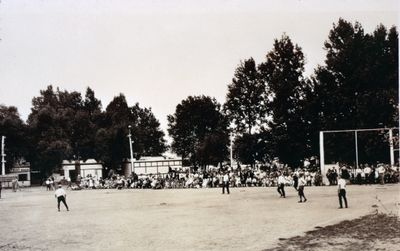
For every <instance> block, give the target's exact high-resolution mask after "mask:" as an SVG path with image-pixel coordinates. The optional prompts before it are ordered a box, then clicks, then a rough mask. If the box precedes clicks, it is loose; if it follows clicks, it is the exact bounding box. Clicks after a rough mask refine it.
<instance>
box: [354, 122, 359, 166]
mask: <svg viewBox="0 0 400 251" xmlns="http://www.w3.org/2000/svg"><path fill="white" fill-rule="evenodd" d="M354 141H355V147H356V168H358V141H357V130H355V131H354Z"/></svg>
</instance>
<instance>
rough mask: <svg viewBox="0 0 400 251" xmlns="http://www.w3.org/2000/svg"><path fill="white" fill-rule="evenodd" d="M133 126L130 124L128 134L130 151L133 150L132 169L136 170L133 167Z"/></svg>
mask: <svg viewBox="0 0 400 251" xmlns="http://www.w3.org/2000/svg"><path fill="white" fill-rule="evenodd" d="M131 128H132V126H131V125H129V126H128V129H129V134H128V137H129V149H130V151H131V169H132V172H135V168H134V167H133V151H132V134H131Z"/></svg>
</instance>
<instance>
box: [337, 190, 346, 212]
mask: <svg viewBox="0 0 400 251" xmlns="http://www.w3.org/2000/svg"><path fill="white" fill-rule="evenodd" d="M342 198H343V200H344V205H345V207H346V208H347V199H346V190H345V189H340V191H339V205H340V208H343V204H342Z"/></svg>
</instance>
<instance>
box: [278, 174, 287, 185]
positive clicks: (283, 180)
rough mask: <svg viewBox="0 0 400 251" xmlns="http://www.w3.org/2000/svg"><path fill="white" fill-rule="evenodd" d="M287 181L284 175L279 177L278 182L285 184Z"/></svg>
mask: <svg viewBox="0 0 400 251" xmlns="http://www.w3.org/2000/svg"><path fill="white" fill-rule="evenodd" d="M285 183H286V179H285V177H283V176H282V175H281V176H279V177H278V184H285Z"/></svg>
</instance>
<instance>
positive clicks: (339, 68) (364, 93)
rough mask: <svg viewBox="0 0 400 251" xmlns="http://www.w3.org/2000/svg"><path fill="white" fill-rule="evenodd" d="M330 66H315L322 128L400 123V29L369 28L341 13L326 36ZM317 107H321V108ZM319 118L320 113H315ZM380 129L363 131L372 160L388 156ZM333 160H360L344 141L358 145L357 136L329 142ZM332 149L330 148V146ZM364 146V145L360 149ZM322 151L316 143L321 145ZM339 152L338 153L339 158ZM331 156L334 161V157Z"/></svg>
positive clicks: (361, 139) (362, 141)
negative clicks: (399, 62)
mask: <svg viewBox="0 0 400 251" xmlns="http://www.w3.org/2000/svg"><path fill="white" fill-rule="evenodd" d="M325 49H326V51H327V57H326V60H325V66H320V67H318V68H317V70H316V71H315V76H314V78H313V85H314V89H315V91H314V94H313V95H312V96H313V97H310V98H309V99H310V100H311V103H312V104H314V107H310V111H314V114H317V115H318V116H316V118H318V121H316V122H315V124H318V129H319V130H329V129H356V128H376V127H393V126H397V125H398V34H397V31H396V28H395V27H392V28H391V29H390V30H389V32H388V31H387V29H386V28H385V27H384V26H383V25H380V26H378V27H377V28H376V30H375V31H374V32H373V33H372V34H365V33H364V30H363V28H362V26H361V24H360V23H357V22H356V23H355V24H354V25H353V24H351V23H349V22H347V21H345V20H343V19H339V21H338V23H337V24H334V26H333V29H332V30H331V31H330V33H329V37H328V40H327V41H326V42H325ZM316 106H318V107H316ZM315 111H318V112H317V113H316V112H315ZM314 120H315V119H314ZM383 139H384V136H383V135H380V134H378V133H377V134H374V135H372V134H360V135H359V143H360V147H361V148H363V147H364V148H365V149H363V150H362V151H361V155H362V154H364V156H362V157H363V159H364V160H365V161H366V162H372V161H376V160H380V161H383V160H387V159H388V150H387V142H384V140H383ZM326 144H327V147H326V149H329V150H330V151H335V152H336V155H335V154H334V153H333V152H332V153H329V152H328V153H327V154H328V155H332V156H335V157H333V159H332V160H331V161H333V160H336V159H337V158H341V159H342V161H347V162H351V161H353V160H354V153H352V152H351V151H349V149H348V148H338V147H337V146H338V145H339V144H341V145H350V146H353V145H354V138H353V137H344V136H336V137H332V138H331V139H330V140H328V141H327V142H326ZM329 150H328V151H329ZM360 150H361V149H360ZM315 151H316V149H315ZM334 158H336V159H334ZM327 161H330V160H329V159H328V160H327Z"/></svg>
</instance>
